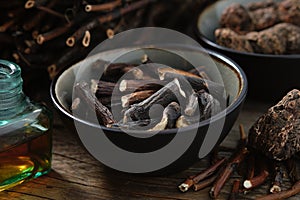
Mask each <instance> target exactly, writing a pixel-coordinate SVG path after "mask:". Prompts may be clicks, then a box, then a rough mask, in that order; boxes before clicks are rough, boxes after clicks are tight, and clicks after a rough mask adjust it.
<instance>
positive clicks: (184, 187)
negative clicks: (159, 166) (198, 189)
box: [178, 183, 189, 192]
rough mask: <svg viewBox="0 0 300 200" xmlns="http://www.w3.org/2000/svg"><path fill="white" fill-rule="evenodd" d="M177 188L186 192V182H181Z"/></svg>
mask: <svg viewBox="0 0 300 200" xmlns="http://www.w3.org/2000/svg"><path fill="white" fill-rule="evenodd" d="M178 188H179V190H180V191H181V192H186V191H188V189H189V186H188V184H186V183H182V184H181V185H179V186H178Z"/></svg>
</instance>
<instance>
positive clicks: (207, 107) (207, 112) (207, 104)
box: [184, 90, 221, 121]
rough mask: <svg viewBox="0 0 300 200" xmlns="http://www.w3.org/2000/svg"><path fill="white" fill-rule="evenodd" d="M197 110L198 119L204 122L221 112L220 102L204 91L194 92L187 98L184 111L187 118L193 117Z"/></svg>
mask: <svg viewBox="0 0 300 200" xmlns="http://www.w3.org/2000/svg"><path fill="white" fill-rule="evenodd" d="M197 109H199V115H200V117H199V119H200V121H201V120H205V119H208V118H210V117H211V116H213V115H214V114H217V113H218V112H220V111H221V106H220V102H219V101H218V100H217V99H215V98H214V97H213V96H212V95H210V94H209V93H207V92H206V91H204V90H201V91H198V92H194V93H193V94H191V95H190V96H189V100H188V104H187V106H186V108H185V110H184V112H185V114H186V115H188V116H193V115H194V114H195V112H196V111H197Z"/></svg>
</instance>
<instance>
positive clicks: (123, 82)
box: [119, 80, 127, 92]
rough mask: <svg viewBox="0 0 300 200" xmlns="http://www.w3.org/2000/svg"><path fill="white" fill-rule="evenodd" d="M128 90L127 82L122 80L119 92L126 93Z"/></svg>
mask: <svg viewBox="0 0 300 200" xmlns="http://www.w3.org/2000/svg"><path fill="white" fill-rule="evenodd" d="M126 88H127V83H126V81H125V80H122V81H121V82H120V85H119V90H120V91H121V92H124V91H125V90H126Z"/></svg>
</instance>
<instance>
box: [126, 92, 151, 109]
mask: <svg viewBox="0 0 300 200" xmlns="http://www.w3.org/2000/svg"><path fill="white" fill-rule="evenodd" d="M154 93H155V91H154V90H143V91H138V92H134V93H130V94H127V95H124V96H122V97H121V102H122V107H123V108H126V107H128V106H130V105H132V104H135V103H138V102H141V101H143V100H145V99H147V98H148V97H150V96H151V95H152V94H154Z"/></svg>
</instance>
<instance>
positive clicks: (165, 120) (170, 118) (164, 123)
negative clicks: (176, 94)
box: [150, 102, 181, 131]
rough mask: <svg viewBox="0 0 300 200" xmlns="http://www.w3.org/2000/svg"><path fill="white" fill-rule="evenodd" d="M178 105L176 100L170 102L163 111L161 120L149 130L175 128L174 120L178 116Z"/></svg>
mask: <svg viewBox="0 0 300 200" xmlns="http://www.w3.org/2000/svg"><path fill="white" fill-rule="evenodd" d="M180 113H181V112H180V106H179V104H178V103H177V102H172V103H170V104H169V105H168V106H167V107H166V108H165V109H164V112H163V116H162V119H161V121H160V122H159V123H158V124H156V125H155V126H154V127H153V128H152V129H150V130H151V131H160V130H164V129H170V128H175V124H176V120H177V119H178V117H179V116H180Z"/></svg>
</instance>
